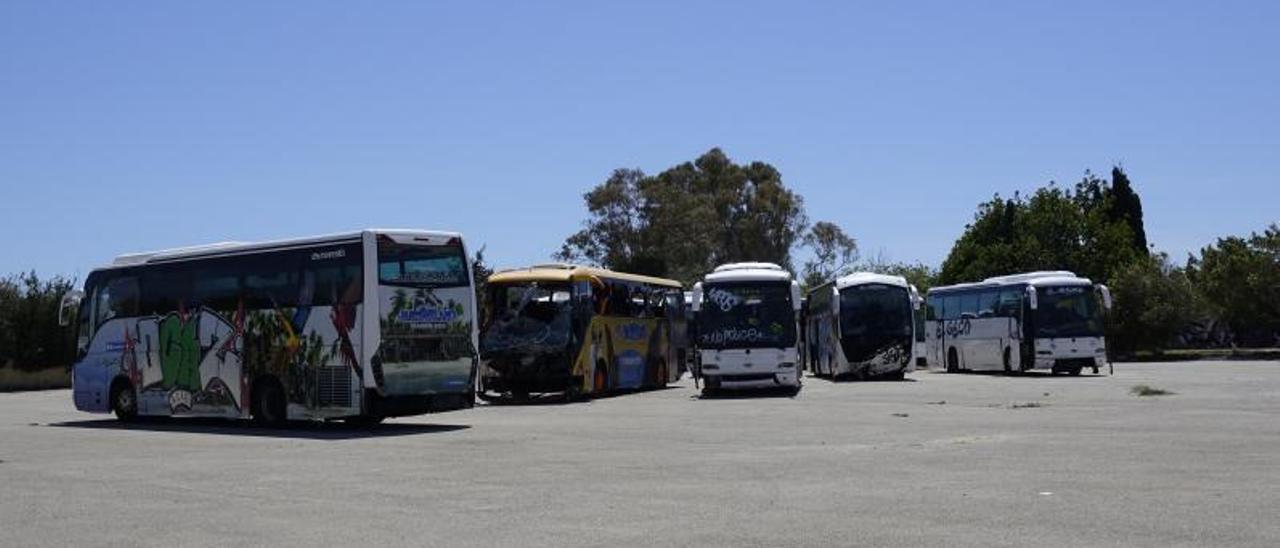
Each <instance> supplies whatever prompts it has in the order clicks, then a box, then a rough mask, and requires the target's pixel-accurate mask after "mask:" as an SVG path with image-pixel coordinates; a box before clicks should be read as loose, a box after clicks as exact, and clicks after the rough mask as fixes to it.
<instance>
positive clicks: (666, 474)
mask: <svg viewBox="0 0 1280 548" xmlns="http://www.w3.org/2000/svg"><path fill="white" fill-rule="evenodd" d="M1139 384H1146V385H1150V386H1153V387H1155V388H1159V389H1164V390H1168V391H1172V392H1174V393H1173V394H1171V395H1164V396H1147V397H1142V396H1137V395H1133V394H1132V393H1131V392H1130V389H1131V388H1132V387H1133V386H1135V385H1139ZM1277 515H1280V363H1277V362H1192V363H1148V364H1117V365H1116V368H1115V375H1114V376H1107V375H1100V376H1090V375H1087V374H1086V375H1084V376H1081V377H1065V376H1060V377H1053V376H1048V375H1029V376H1016V377H1005V376H1000V375H976V374H946V373H939V372H933V371H919V372H916V373H913V374H910V375H908V379H907V380H906V381H903V382H839V383H832V382H830V381H827V380H824V379H816V378H806V379H805V384H804V388H803V390H802V391H801V392H800V394H799V395H798V396H796V397H794V398H792V397H788V396H785V395H781V394H773V393H753V394H746V395H743V396H740V397H737V396H735V397H724V398H715V399H702V398H699V397H698V394H697V392H696V391H695V390H694V388H693V384H692V381H690V380H688V379H685V380H682V381H681V382H680V383H677V384H676V385H673V386H672V387H671V388H668V389H665V390H658V391H650V392H642V393H634V394H623V395H618V396H615V397H609V398H602V399H597V400H594V401H589V402H581V403H572V404H560V403H553V402H547V403H537V402H535V403H533V404H529V405H487V406H482V407H479V408H476V409H472V410H466V411H458V412H451V413H444V414H437V415H427V416H420V417H412V418H404V419H394V420H391V421H388V422H387V423H385V424H383V425H381V426H380V427H377V428H373V429H360V428H351V427H346V426H343V425H340V424H321V423H316V424H304V425H296V426H293V427H290V428H287V429H281V430H272V429H263V428H258V427H255V426H252V425H251V424H249V423H243V422H226V421H207V420H191V419H187V420H183V419H172V420H163V421H148V422H143V423H139V424H130V425H122V424H119V423H117V422H115V421H114V420H113V419H111V418H109V417H108V416H106V415H91V414H85V413H80V412H78V411H76V410H75V409H74V408H73V406H72V404H71V395H70V393H69V392H68V391H65V390H58V391H45V392H28V393H15V394H0V545H3V546H56V547H63V546H136V545H145V546H162V545H163V546H169V545H186V546H199V545H232V544H237V545H254V546H256V545H279V546H308V547H310V546H331V545H339V544H352V545H355V544H359V545H412V546H611V547H617V546H848V545H866V546H983V547H986V546H1026V545H1033V544H1034V545H1039V546H1161V547H1170V546H1280V520H1278V519H1277Z"/></svg>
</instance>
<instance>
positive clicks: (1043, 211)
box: [938, 172, 1146, 284]
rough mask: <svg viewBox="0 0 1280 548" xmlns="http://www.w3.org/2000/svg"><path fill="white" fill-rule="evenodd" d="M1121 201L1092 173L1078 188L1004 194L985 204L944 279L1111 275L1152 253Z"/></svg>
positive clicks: (963, 237) (946, 265)
mask: <svg viewBox="0 0 1280 548" xmlns="http://www.w3.org/2000/svg"><path fill="white" fill-rule="evenodd" d="M1121 174H1122V173H1121ZM1126 181H1127V180H1126ZM1126 185H1127V182H1126ZM1125 188H1126V189H1127V190H1126V192H1130V193H1131V189H1129V188H1128V187H1127V186H1126V187H1125ZM1126 199H1128V198H1126ZM1132 199H1133V200H1136V199H1137V196H1136V195H1134V196H1133V197H1132ZM1116 200H1117V198H1116V196H1115V193H1114V192H1113V188H1112V186H1111V184H1109V183H1108V182H1107V181H1105V180H1103V179H1100V178H1098V177H1097V176H1095V175H1093V174H1092V173H1090V172H1085V176H1084V178H1083V179H1082V180H1081V181H1080V182H1079V183H1077V184H1076V186H1075V188H1074V190H1069V189H1064V188H1061V187H1058V186H1057V185H1055V184H1053V183H1050V184H1049V185H1048V186H1045V187H1041V188H1039V189H1037V190H1036V191H1035V192H1034V193H1032V195H1031V197H1030V198H1028V199H1024V198H1022V197H1021V196H1020V195H1018V194H1015V195H1014V197H1013V198H1012V199H1002V198H1001V197H1000V196H999V195H996V196H995V197H993V198H992V199H991V200H989V201H987V202H985V203H982V204H979V206H978V211H977V213H976V214H975V215H974V221H973V222H972V223H970V224H969V225H967V226H966V227H965V230H964V233H963V234H961V236H960V238H959V239H957V240H956V243H955V245H954V246H953V247H952V249H951V252H950V253H949V254H948V255H947V259H946V260H945V261H944V262H943V264H942V269H941V271H940V272H939V275H938V281H939V283H944V284H951V283H959V282H967V281H976V280H980V279H983V278H986V277H989V276H996V275H1001V274H1010V273H1014V272H1026V271H1033V270H1071V271H1073V272H1075V273H1077V274H1079V275H1081V276H1085V277H1087V278H1091V279H1094V280H1097V281H1106V280H1109V279H1110V278H1111V276H1112V275H1113V274H1114V273H1115V272H1116V271H1117V270H1118V269H1119V268H1121V267H1123V266H1125V265H1127V264H1129V263H1130V262H1132V261H1133V260H1135V259H1136V258H1138V257H1142V256H1145V255H1146V253H1145V251H1143V252H1139V249H1143V250H1145V247H1146V244H1145V242H1143V243H1141V245H1138V244H1137V243H1136V242H1135V240H1136V238H1135V236H1134V231H1133V229H1132V228H1131V224H1130V220H1131V218H1132V217H1130V216H1127V215H1128V214H1127V213H1126V214H1125V215H1120V214H1118V213H1116V212H1117V211H1118V209H1117V208H1116V206H1114V204H1115V203H1116ZM1139 207H1140V206H1139ZM1123 211H1128V210H1127V209H1126V210H1123ZM1140 217H1141V215H1140V214H1139V215H1138V217H1137V218H1138V222H1139V224H1140V222H1141V219H1140Z"/></svg>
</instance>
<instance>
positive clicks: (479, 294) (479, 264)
mask: <svg viewBox="0 0 1280 548" xmlns="http://www.w3.org/2000/svg"><path fill="white" fill-rule="evenodd" d="M484 249H485V246H480V249H477V250H476V253H475V256H474V257H472V259H471V277H472V279H473V280H474V281H475V286H476V307H477V308H479V310H477V311H476V320H477V321H478V322H480V323H481V324H482V325H483V323H484V321H485V318H484V317H483V315H484V313H485V311H486V310H488V299H489V292H488V287H489V276H492V275H493V267H491V266H489V264H488V263H486V262H485V261H484Z"/></svg>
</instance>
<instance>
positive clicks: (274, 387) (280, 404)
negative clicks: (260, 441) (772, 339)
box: [251, 378, 288, 426]
mask: <svg viewBox="0 0 1280 548" xmlns="http://www.w3.org/2000/svg"><path fill="white" fill-rule="evenodd" d="M252 394H253V404H252V405H253V407H252V409H251V411H252V413H253V421H254V422H256V423H258V424H261V425H264V426H280V425H283V424H284V423H285V419H286V418H287V417H288V402H286V401H285V398H284V389H283V388H281V387H280V383H279V382H278V381H276V380H275V379H272V378H264V379H261V380H259V381H258V382H256V383H254V385H253V392H252Z"/></svg>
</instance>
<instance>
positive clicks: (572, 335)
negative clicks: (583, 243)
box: [480, 264, 684, 398]
mask: <svg viewBox="0 0 1280 548" xmlns="http://www.w3.org/2000/svg"><path fill="white" fill-rule="evenodd" d="M486 291H487V293H488V295H487V297H488V298H487V301H486V303H487V304H486V307H487V310H486V313H485V324H484V326H483V328H482V329H481V335H480V354H481V357H482V365H481V377H480V380H481V385H480V391H481V393H482V394H488V393H496V394H505V395H511V396H515V397H527V396H528V395H530V394H532V393H551V392H561V393H564V394H565V396H566V397H567V398H572V397H575V396H578V395H581V394H604V393H607V392H609V391H611V390H614V389H635V388H655V387H662V386H666V385H667V383H669V382H672V381H674V380H676V379H677V378H678V377H679V372H680V368H679V363H680V362H679V356H680V355H681V353H680V352H679V350H680V349H679V348H677V344H678V342H679V339H680V337H679V336H677V335H675V334H673V331H674V329H675V326H677V325H679V326H680V327H681V328H682V327H683V324H682V323H681V322H682V320H681V319H680V318H682V317H683V315H684V311H683V301H684V297H683V295H684V294H683V292H682V290H681V286H680V282H677V281H675V280H666V279H662V278H653V277H649V276H639V275H635V274H624V273H621V272H612V271H609V270H603V269H599V268H591V267H586V266H575V265H566V264H551V265H539V266H533V267H530V268H523V269H517V270H506V271H503V272H498V273H496V274H494V275H492V276H490V277H489V281H488V285H487V290H486Z"/></svg>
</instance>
